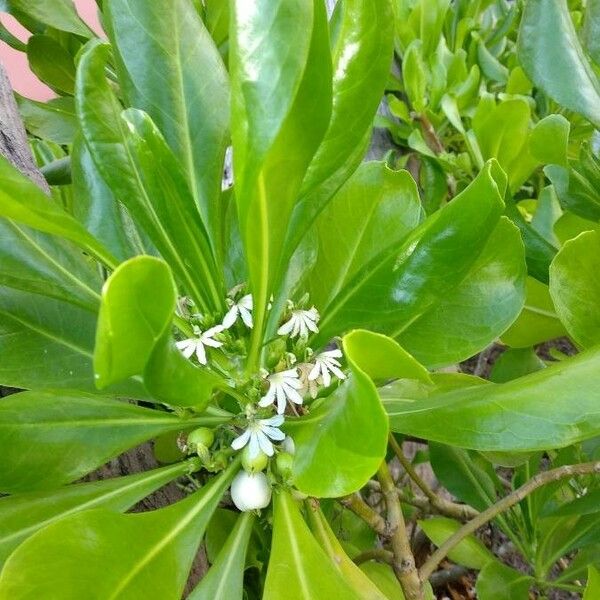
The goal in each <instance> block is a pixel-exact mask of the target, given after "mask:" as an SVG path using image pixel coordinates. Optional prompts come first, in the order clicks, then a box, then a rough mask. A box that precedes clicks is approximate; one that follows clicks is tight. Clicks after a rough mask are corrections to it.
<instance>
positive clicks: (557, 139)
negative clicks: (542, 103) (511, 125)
mask: <svg viewBox="0 0 600 600" xmlns="http://www.w3.org/2000/svg"><path fill="white" fill-rule="evenodd" d="M570 128H571V126H570V124H569V121H567V119H565V118H564V117H563V116H562V115H548V116H547V117H545V118H543V119H542V120H541V121H539V122H537V123H536V124H535V127H533V129H532V130H531V133H530V135H529V152H530V153H531V154H532V156H533V157H534V158H535V159H536V160H538V161H539V162H541V163H543V164H545V165H551V164H554V165H563V166H564V165H566V164H567V144H568V142H569V131H570Z"/></svg>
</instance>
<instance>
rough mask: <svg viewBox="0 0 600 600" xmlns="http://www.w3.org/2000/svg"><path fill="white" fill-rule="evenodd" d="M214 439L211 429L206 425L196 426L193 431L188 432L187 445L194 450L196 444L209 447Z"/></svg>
mask: <svg viewBox="0 0 600 600" xmlns="http://www.w3.org/2000/svg"><path fill="white" fill-rule="evenodd" d="M214 441H215V434H214V432H213V430H212V429H209V428H208V427H198V429H194V431H192V432H190V433H189V434H188V437H187V444H188V447H189V448H190V449H192V450H195V449H196V447H197V446H204V447H205V448H210V447H211V446H212V444H213V442H214Z"/></svg>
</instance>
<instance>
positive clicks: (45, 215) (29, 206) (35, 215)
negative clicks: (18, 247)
mask: <svg viewBox="0 0 600 600" xmlns="http://www.w3.org/2000/svg"><path fill="white" fill-rule="evenodd" d="M0 179H1V180H2V186H1V187H0V216H1V217H5V218H7V219H12V220H14V221H16V222H17V223H22V224H23V225H27V226H29V227H32V228H33V229H38V230H40V231H44V232H45V233H50V234H52V235H56V236H59V237H63V238H66V239H68V240H70V241H72V242H73V243H75V244H77V245H78V246H80V247H81V248H82V249H84V250H86V251H87V252H89V253H90V254H91V255H92V256H94V257H96V258H97V259H98V260H100V261H102V262H103V263H105V264H106V265H108V266H114V265H115V264H116V259H115V258H114V257H113V256H112V255H111V253H110V252H109V251H108V250H107V249H106V248H105V247H104V246H103V245H102V244H101V243H100V242H98V240H96V239H95V238H94V237H93V236H91V235H90V234H89V233H88V232H87V231H86V230H85V229H84V228H83V227H82V225H80V224H79V223H78V222H77V221H76V220H75V219H74V218H73V217H72V216H71V215H70V214H68V213H67V212H66V211H64V210H63V209H62V208H60V207H59V206H58V205H57V204H55V203H54V202H51V201H50V199H49V198H48V197H47V196H46V195H45V194H44V193H43V192H42V191H41V190H40V188H39V187H38V186H37V185H35V183H33V181H31V180H30V179H28V178H27V177H26V176H25V175H23V174H22V173H21V172H20V171H19V170H18V169H16V168H15V167H13V165H12V164H11V163H10V162H8V160H7V159H6V158H4V157H3V156H0ZM25 198H26V199H27V201H26V202H25V201H24V199H25Z"/></svg>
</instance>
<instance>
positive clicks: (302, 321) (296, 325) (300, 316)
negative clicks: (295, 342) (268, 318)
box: [277, 306, 321, 337]
mask: <svg viewBox="0 0 600 600" xmlns="http://www.w3.org/2000/svg"><path fill="white" fill-rule="evenodd" d="M320 318H321V317H320V316H319V311H318V310H317V309H316V308H315V307H314V306H313V307H312V308H311V309H310V310H293V311H292V316H291V317H290V318H289V320H288V321H286V322H285V323H284V324H283V325H282V326H281V327H280V328H279V329H278V330H277V333H278V334H279V335H286V334H288V333H289V334H290V337H296V336H298V335H299V336H300V337H308V332H309V330H310V331H312V332H313V333H317V332H318V331H319V329H318V327H317V323H318V322H319V319H320Z"/></svg>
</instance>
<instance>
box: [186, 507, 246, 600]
mask: <svg viewBox="0 0 600 600" xmlns="http://www.w3.org/2000/svg"><path fill="white" fill-rule="evenodd" d="M254 520H255V518H254V514H253V513H251V512H246V513H242V514H241V515H240V516H239V517H238V518H237V522H236V525H235V527H234V528H233V530H232V532H231V533H230V534H229V537H228V538H227V541H226V542H225V545H224V546H223V548H222V549H221V551H220V552H219V555H218V557H217V560H216V561H215V562H214V563H213V565H212V566H211V567H210V569H209V570H208V573H207V574H206V575H204V577H202V580H201V581H200V583H199V584H198V585H197V586H196V588H195V589H194V590H193V591H192V593H191V594H190V595H189V596H188V597H187V600H205V599H206V598H210V599H211V600H241V599H242V597H243V592H244V586H243V584H244V567H245V563H246V551H247V549H248V542H249V541H250V534H251V533H252V526H253V524H254Z"/></svg>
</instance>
